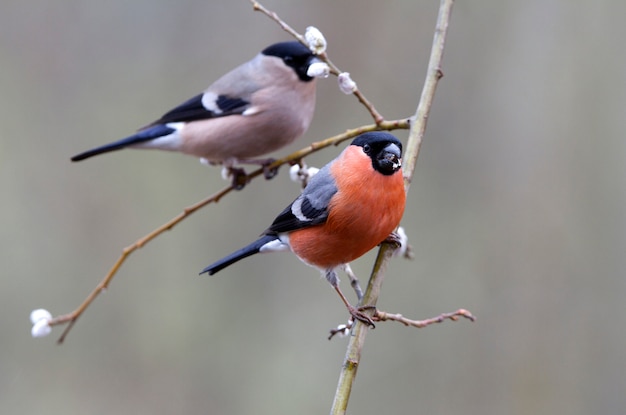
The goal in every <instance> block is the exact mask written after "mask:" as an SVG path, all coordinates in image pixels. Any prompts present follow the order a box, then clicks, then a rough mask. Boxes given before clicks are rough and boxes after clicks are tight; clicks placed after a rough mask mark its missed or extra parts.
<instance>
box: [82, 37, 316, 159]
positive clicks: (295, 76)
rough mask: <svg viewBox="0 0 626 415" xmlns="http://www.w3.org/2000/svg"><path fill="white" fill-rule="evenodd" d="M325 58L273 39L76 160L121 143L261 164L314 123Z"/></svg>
mask: <svg viewBox="0 0 626 415" xmlns="http://www.w3.org/2000/svg"><path fill="white" fill-rule="evenodd" d="M317 62H321V61H320V60H319V59H318V58H316V57H315V56H314V55H313V54H312V53H311V51H310V50H309V49H308V48H307V47H305V46H303V45H302V44H300V43H299V42H295V41H294V42H282V43H276V44H273V45H271V46H268V47H267V48H265V49H264V50H263V51H262V52H261V53H259V54H258V55H256V56H255V57H254V58H253V59H252V60H250V61H248V62H246V63H244V64H242V65H240V66H238V67H237V68H235V69H233V70H232V71H230V72H228V73H227V74H225V75H224V76H222V77H221V78H219V79H218V80H217V81H215V82H214V83H213V84H212V85H211V86H210V87H209V88H207V89H206V90H205V91H204V92H203V93H201V94H199V95H196V96H195V97H193V98H191V99H189V100H188V101H185V102H183V103H182V104H180V105H179V106H177V107H175V108H174V109H172V110H171V111H169V112H167V113H165V115H163V116H162V117H161V118H159V119H158V120H156V121H154V122H152V123H150V124H148V125H147V126H145V127H143V128H141V129H140V130H139V131H138V132H137V133H135V134H133V135H131V136H129V137H126V138H123V139H121V140H119V141H115V142H113V143H110V144H106V145H103V146H101V147H96V148H94V149H92V150H89V151H85V152H83V153H80V154H77V155H75V156H74V157H72V161H81V160H84V159H86V158H89V157H92V156H95V155H98V154H102V153H108V152H110V151H115V150H120V149H123V148H127V147H128V148H148V149H150V148H155V149H159V150H169V151H179V152H181V153H184V154H189V155H192V156H196V157H200V158H202V159H204V160H206V161H208V162H209V163H211V164H224V165H225V166H226V167H232V166H233V165H234V164H237V163H255V164H264V163H267V162H269V160H268V159H265V160H257V159H256V158H257V157H259V156H263V155H265V154H267V153H270V152H272V151H274V150H277V149H279V148H281V147H283V146H285V145H287V144H290V143H291V142H293V141H294V140H295V139H296V138H298V137H299V136H301V135H302V134H304V132H305V131H306V130H307V129H308V128H309V124H310V123H311V119H312V118H313V112H314V109H315V78H313V77H311V76H309V75H307V71H308V69H309V66H311V65H312V64H313V63H317Z"/></svg>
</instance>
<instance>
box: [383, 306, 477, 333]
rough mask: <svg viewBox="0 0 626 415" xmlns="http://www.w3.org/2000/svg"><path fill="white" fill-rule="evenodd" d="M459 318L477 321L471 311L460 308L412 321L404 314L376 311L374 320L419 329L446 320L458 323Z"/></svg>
mask: <svg viewBox="0 0 626 415" xmlns="http://www.w3.org/2000/svg"><path fill="white" fill-rule="evenodd" d="M459 317H464V318H466V319H468V320H470V321H476V317H474V315H473V314H472V313H470V312H469V311H467V310H465V309H463V308H460V309H458V310H456V311H453V312H452V313H443V314H440V315H438V316H437V317H433V318H427V319H425V320H411V319H408V318H406V317H404V316H403V315H402V314H392V313H386V312H384V311H379V310H376V313H374V316H373V317H372V319H373V320H374V321H397V322H398V323H402V324H404V325H405V326H410V327H415V328H418V329H421V328H424V327H427V326H430V325H431V324H437V323H443V322H444V321H446V320H451V321H457V320H458V319H459Z"/></svg>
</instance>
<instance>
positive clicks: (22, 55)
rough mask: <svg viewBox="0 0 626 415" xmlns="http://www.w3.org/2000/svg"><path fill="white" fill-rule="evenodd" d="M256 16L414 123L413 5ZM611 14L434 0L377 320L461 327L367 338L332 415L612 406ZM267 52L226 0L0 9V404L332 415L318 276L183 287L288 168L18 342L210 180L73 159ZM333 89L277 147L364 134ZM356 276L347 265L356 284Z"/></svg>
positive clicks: (274, 203)
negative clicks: (319, 48)
mask: <svg viewBox="0 0 626 415" xmlns="http://www.w3.org/2000/svg"><path fill="white" fill-rule="evenodd" d="M266 5H267V6H268V7H270V8H272V9H275V10H276V11H278V12H279V13H280V14H281V15H282V16H283V17H284V18H285V19H286V20H287V21H288V22H289V23H290V24H292V25H293V26H294V27H295V28H296V29H298V30H300V31H303V30H304V28H305V27H306V26H308V25H315V26H317V27H319V28H320V29H321V30H322V31H323V32H324V33H325V35H326V36H327V38H328V40H329V43H330V46H329V54H330V56H331V57H332V58H333V60H334V61H335V63H337V64H338V65H339V66H340V67H341V68H342V69H344V70H346V71H349V72H351V74H352V76H353V78H354V79H355V80H356V81H357V82H358V84H359V86H360V88H361V89H362V91H363V92H364V93H365V94H366V95H367V96H368V97H369V98H370V99H371V100H372V101H373V102H374V103H375V104H376V105H377V107H378V109H379V110H380V111H381V112H382V113H383V115H385V116H386V117H387V118H389V119H393V118H401V117H405V116H408V115H410V114H412V113H413V111H414V110H415V105H416V103H417V98H418V96H419V93H420V91H421V85H422V82H423V78H424V72H425V67H426V62H427V58H428V53H429V49H430V44H431V40H432V31H433V27H434V22H435V17H436V13H437V6H438V4H437V2H435V1H431V2H414V1H401V0H397V1H390V2H384V3H382V2H375V1H356V0H345V1H342V2H334V1H322V2H317V3H315V2H304V1H299V0H297V1H292V2H288V3H287V2H278V1H269V0H268V1H267V2H266ZM625 13H626V3H624V2H622V1H609V0H605V1H596V2H581V1H569V0H553V1H538V0H530V1H523V2H500V1H489V0H477V1H473V2H464V1H460V2H457V4H456V5H455V9H454V12H453V19H452V25H451V28H450V33H449V41H448V45H447V49H446V52H445V58H444V67H443V70H444V73H445V77H444V78H443V80H442V82H441V84H440V88H439V90H438V93H437V97H436V99H435V105H434V108H433V112H432V115H431V118H430V121H429V126H428V131H427V136H426V139H425V143H424V145H423V147H422V153H421V155H420V159H419V162H418V167H417V171H416V176H415V179H414V182H413V186H412V188H411V193H410V196H409V200H408V205H407V211H406V214H405V219H404V221H403V225H404V226H405V228H406V230H407V232H408V233H409V235H410V238H411V242H412V244H413V247H414V249H415V253H416V257H415V260H414V261H404V260H396V261H394V262H393V263H392V264H391V266H390V268H389V276H388V278H387V280H386V282H385V285H384V288H383V294H382V297H381V300H380V306H381V307H382V308H383V309H385V310H387V311H391V312H401V313H403V314H405V315H407V316H410V317H414V318H425V317H430V316H433V315H436V314H439V313H440V312H444V311H452V310H455V309H456V308H459V307H465V308H468V309H470V310H472V311H473V312H474V313H475V314H476V315H477V316H478V317H479V319H478V321H477V322H476V323H474V324H470V323H467V322H458V323H445V324H443V325H439V326H436V327H430V328H427V329H424V330H416V329H408V328H404V327H402V326H400V325H398V324H394V323H387V324H380V325H379V326H378V328H377V329H376V330H375V331H373V332H372V333H371V334H370V335H369V336H368V339H367V343H366V347H365V350H364V355H363V361H362V366H361V367H360V369H359V373H358V378H357V382H356V384H355V387H354V392H353V396H352V399H351V402H350V406H349V413H353V414H357V413H359V414H380V413H389V414H415V413H436V414H437V413H438V414H468V413H469V414H503V413H505V414H528V413H534V414H590V413H594V414H620V413H624V411H625V405H626V394H624V390H625V389H626V359H625V356H624V350H625V349H626V330H624V324H625V323H626V317H625V316H626V313H624V296H625V295H626V279H625V278H624V272H625V269H626V255H624V253H625V251H624V248H625V247H626V232H625V231H626V214H625V209H626V189H625V186H624V177H625V167H624V165H625V164H624V159H625V156H626V148H625V142H624V137H623V135H624V130H625V128H624V127H625V124H626V116H625V115H626V114H625V104H626V93H625V91H626V90H625V88H624V84H625V80H626V54H625V53H624V45H623V43H624V38H625V36H626V29H625V27H626V26H624V24H623V18H624V16H625ZM286 39H289V38H288V36H287V34H286V33H284V32H282V31H281V30H280V29H279V28H278V27H277V26H276V25H275V24H274V23H273V22H271V21H270V20H269V19H267V18H266V17H264V16H262V15H261V14H258V13H254V12H253V11H252V9H251V6H250V4H249V3H248V2H247V1H237V2H234V1H219V2H218V1H213V2H210V1H178V2H166V1H150V2H148V1H141V0H137V1H133V2H127V1H119V0H113V1H108V2H102V1H92V0H85V1H81V2H76V1H61V0H59V1H56V2H48V1H41V0H33V1H30V2H21V1H11V0H9V1H5V2H4V3H3V4H2V5H1V6H0V91H1V92H0V93H1V98H0V125H1V126H2V128H1V132H0V192H1V194H2V198H1V202H0V217H2V227H1V229H2V231H1V233H0V263H1V264H2V272H1V274H0V281H1V289H0V305H1V308H2V312H1V313H0V332H1V333H2V335H1V337H0V412H1V413H6V414H10V413H21V414H40V413H46V414H64V415H68V414H112V413H115V414H136V413H152V414H172V413H185V414H194V413H210V414H249V413H254V414H278V413H291V414H293V413H297V414H319V413H327V412H328V410H329V408H330V404H331V400H332V396H333V393H334V389H335V386H336V383H337V377H338V373H339V369H340V365H341V362H342V359H343V355H344V350H345V340H334V341H332V342H328V341H327V340H326V333H327V330H328V329H329V328H331V327H332V326H334V325H336V324H338V323H341V322H342V321H344V320H345V318H346V313H345V310H344V309H343V306H342V304H341V303H340V301H339V300H338V298H337V297H336V295H335V293H333V291H332V290H331V289H330V287H329V286H328V284H327V283H326V282H324V281H323V280H321V279H320V277H319V276H318V273H317V272H316V271H315V270H313V269H311V268H308V267H306V266H304V265H302V264H301V263H300V262H299V261H298V260H297V259H295V258H294V257H293V256H290V255H287V254H275V255H267V256H259V257H256V258H253V259H249V260H247V261H244V262H242V263H240V264H238V265H236V266H233V267H232V268H230V269H228V270H227V271H225V272H223V273H221V274H219V275H217V276H215V277H198V276H197V273H198V271H199V270H200V269H202V268H203V267H204V266H205V265H207V264H209V263H210V262H212V261H213V260H215V259H218V258H219V257H221V256H222V255H224V254H226V253H228V252H230V251H231V250H233V249H235V248H238V247H239V246H241V245H243V244H244V243H247V242H248V241H249V240H251V239H252V238H254V237H256V236H257V235H258V234H259V233H260V232H261V231H262V230H263V229H265V227H266V226H267V225H268V224H269V223H270V221H271V220H272V219H273V218H274V216H275V214H277V213H278V212H279V211H280V210H281V209H282V208H283V207H284V206H285V205H286V204H287V203H289V202H290V201H291V200H292V199H293V198H294V197H295V195H296V194H297V192H298V188H297V186H296V185H294V184H292V183H291V182H289V180H288V178H287V175H286V171H285V170H283V171H281V175H280V176H279V177H277V178H276V179H274V180H273V181H271V182H264V181H256V182H254V184H252V185H251V186H249V188H247V189H246V190H245V191H243V192H240V193H236V194H232V195H230V196H228V197H227V198H225V199H224V200H222V201H221V202H220V203H219V204H218V205H215V206H211V207H209V208H205V209H204V210H202V211H201V212H199V213H197V214H195V215H194V216H192V217H190V218H189V219H187V220H186V221H185V222H184V223H183V224H181V225H180V226H178V227H176V228H175V229H174V230H173V231H171V232H168V233H166V234H164V235H163V236H162V237H160V238H159V239H158V240H156V241H154V242H153V243H151V244H149V245H148V246H146V247H145V248H144V249H142V250H141V251H139V252H137V253H135V254H134V255H133V256H131V258H130V259H129V260H128V261H127V263H126V264H125V265H124V267H123V268H122V269H121V271H120V272H119V274H118V276H117V277H116V278H115V280H114V281H113V283H112V285H111V287H110V289H109V291H108V292H107V293H106V295H104V296H102V297H100V298H98V300H97V301H96V302H95V303H94V304H93V306H92V307H91V308H90V309H89V310H88V311H87V313H86V314H85V315H84V316H83V317H82V318H81V320H80V321H79V322H78V324H77V325H76V327H75V328H74V330H73V332H72V333H71V334H70V336H69V337H68V339H67V342H66V344H64V345H63V346H57V345H56V344H55V343H54V342H55V340H56V337H57V336H58V335H59V334H60V333H61V330H60V329H58V328H56V329H55V330H54V332H53V335H52V336H50V337H48V338H45V339H36V340H35V339H32V338H31V337H30V332H29V330H30V327H29V323H28V313H29V312H30V310H31V309H33V308H37V307H45V308H48V309H49V310H51V311H52V312H53V313H54V314H61V313H65V312H69V311H71V310H72V309H73V308H74V307H75V306H77V305H78V304H79V303H80V302H81V301H82V300H83V298H84V297H85V296H86V295H87V293H88V292H89V291H90V290H91V289H92V288H93V287H94V286H95V285H96V283H97V282H98V281H99V280H100V279H101V278H102V276H103V275H104V274H105V273H106V272H107V270H108V269H109V268H110V267H111V266H112V265H113V262H114V261H115V260H116V259H117V256H118V255H119V253H120V252H121V250H122V248H123V247H124V246H127V245H129V244H130V243H132V242H133V241H134V240H136V239H137V238H139V237H140V236H143V235H145V234H146V233H148V232H149V231H150V230H152V229H153V228H155V227H156V226H157V225H160V224H161V223H163V222H165V221H166V220H168V219H169V218H171V217H173V216H174V215H176V214H177V213H179V212H180V211H181V210H182V208H183V207H184V206H187V205H190V204H192V203H193V202H195V201H197V200H200V199H201V198H203V197H205V196H206V195H208V194H211V193H213V192H214V191H216V190H218V189H220V188H221V187H222V186H224V182H223V181H221V179H220V177H219V169H217V168H207V167H205V166H202V165H200V164H199V163H198V162H197V161H196V160H194V159H193V158H190V157H184V156H181V155H177V154H169V153H160V152H146V151H143V152H140V151H124V152H119V153H115V154H109V155H105V156H101V157H98V158H95V159H93V160H88V161H85V162H83V163H80V164H72V163H70V162H69V157H70V156H71V155H73V154H75V153H77V152H80V151H82V150H85V149H88V148H91V147H94V146H96V145H99V144H103V143H106V142H109V141H112V140H114V139H117V138H119V137H122V136H125V135H126V134H128V133H130V132H132V131H134V130H135V129H136V128H137V127H140V126H142V125H144V124H145V123H147V122H149V121H152V120H153V119H154V118H156V117H158V116H160V115H161V114H162V113H163V112H164V111H166V110H168V109H170V108H171V107H172V106H173V105H176V104H178V103H179V102H182V101H183V100H184V99H187V98H189V97H191V96H192V95H194V94H196V93H198V92H199V91H201V90H202V89H203V88H205V87H206V86H208V84H209V83H210V82H211V81H213V80H215V79H216V78H217V77H218V76H219V75H221V74H222V73H224V72H225V71H227V70H229V69H231V68H232V67H234V66H235V65H237V64H239V63H240V62H242V61H244V60H247V59H249V58H251V57H252V56H253V55H254V54H256V53H257V52H258V51H259V50H260V49H262V48H263V47H265V46H267V45H269V44H270V43H273V42H276V41H282V40H286ZM335 82H336V81H335V79H334V78H330V79H328V80H323V81H321V82H320V87H319V95H318V97H319V99H318V107H317V112H316V117H315V119H314V121H313V124H312V126H311V129H310V130H309V132H308V133H307V134H306V136H305V137H303V138H302V139H301V140H299V141H298V142H297V143H295V144H294V145H293V146H291V147H290V148H288V149H285V150H284V151H282V152H280V154H287V152H288V151H290V150H295V149H297V148H300V147H302V146H304V145H306V144H307V143H308V142H310V141H314V140H319V139H322V138H325V137H327V136H330V135H334V134H336V133H339V132H341V131H343V130H345V129H346V128H351V127H355V126H358V125H362V124H367V123H369V122H370V119H369V117H368V114H367V113H366V112H365V110H364V109H363V108H362V107H360V106H359V105H358V104H357V103H356V100H355V99H354V98H352V97H347V96H344V95H343V94H341V93H340V92H339V91H338V90H337V88H336V83H335ZM397 136H398V137H399V138H401V139H402V140H406V132H405V131H398V132H397ZM339 150H340V149H337V148H330V149H327V150H324V151H322V152H320V153H318V154H316V155H315V156H314V157H310V158H309V159H307V161H308V162H309V163H310V164H314V165H318V166H320V165H323V164H324V163H326V162H327V161H328V160H330V159H331V158H333V157H334V156H335V155H336V154H337V152H338V151H339ZM372 259H373V255H372V254H369V255H368V256H366V257H364V258H363V259H361V260H359V261H357V262H356V263H355V264H354V269H355V271H356V272H357V273H358V274H359V275H360V276H361V278H362V279H365V278H366V276H367V274H368V272H369V270H370V268H371V264H372ZM344 279H345V278H344ZM346 287H347V285H346Z"/></svg>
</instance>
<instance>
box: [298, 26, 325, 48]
mask: <svg viewBox="0 0 626 415" xmlns="http://www.w3.org/2000/svg"><path fill="white" fill-rule="evenodd" d="M304 40H306V43H307V45H308V46H309V49H311V52H313V53H314V54H316V55H320V54H322V53H324V52H325V51H326V46H327V45H328V43H327V42H326V38H325V37H324V35H323V34H322V32H320V30H319V29H318V28H317V27H314V26H309V27H307V28H306V30H305V31H304Z"/></svg>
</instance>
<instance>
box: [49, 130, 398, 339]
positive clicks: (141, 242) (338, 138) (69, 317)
mask: <svg viewBox="0 0 626 415" xmlns="http://www.w3.org/2000/svg"><path fill="white" fill-rule="evenodd" d="M407 128H409V120H408V119H403V120H394V121H385V122H383V123H381V124H377V125H376V124H370V125H364V126H361V127H358V128H353V129H350V130H347V131H346V132H344V133H342V134H338V135H335V136H333V137H329V138H327V139H325V140H322V141H318V142H315V143H312V144H310V145H309V146H307V147H305V148H303V149H301V150H298V151H296V152H294V153H292V154H290V155H288V156H286V157H284V158H282V159H279V160H276V161H275V162H274V163H272V164H271V165H269V166H268V167H269V168H270V169H273V168H278V167H280V166H282V165H285V164H291V163H294V162H297V161H298V160H300V159H302V158H303V157H306V156H308V155H309V154H311V153H314V152H316V151H319V150H321V149H323V148H326V147H328V146H331V145H338V144H340V143H341V142H343V141H345V140H348V139H350V138H353V137H356V136H357V135H359V134H362V133H364V132H368V131H376V130H395V129H407ZM263 171H264V169H263V168H259V169H257V170H254V171H253V172H251V173H249V174H248V175H247V176H246V182H250V181H251V180H252V179H254V178H256V177H258V176H261V175H262V174H263ZM232 190H234V188H233V186H228V187H225V188H224V189H222V190H220V191H219V192H217V193H215V194H213V195H211V196H209V197H207V198H206V199H204V200H201V201H200V202H197V203H195V204H193V205H191V206H188V207H186V208H185V209H183V211H182V212H181V213H180V214H178V215H177V216H176V217H174V218H172V219H171V220H169V221H168V222H166V223H164V224H163V225H161V226H159V227H158V228H156V229H155V230H153V231H152V232H150V233H149V234H147V235H146V236H144V237H142V238H140V239H138V240H137V241H136V242H135V243H133V244H132V245H129V246H127V247H126V248H124V249H123V250H122V254H121V255H120V256H119V258H118V259H117V261H116V262H115V264H114V265H113V267H112V268H111V269H110V270H109V272H108V273H107V274H106V276H105V277H104V278H103V279H102V281H100V283H99V284H98V285H97V286H96V288H94V290H93V291H92V292H91V293H90V294H89V295H88V296H87V298H85V300H84V301H83V302H82V303H81V304H80V305H79V306H78V307H77V308H76V309H75V310H74V311H72V312H71V313H68V314H63V315H59V316H57V317H54V318H53V319H52V320H50V322H49V325H50V326H57V325H61V324H67V326H66V327H65V330H64V331H63V333H62V334H61V337H60V338H59V340H58V343H63V341H64V340H65V337H66V336H67V334H68V333H69V332H70V330H71V329H72V327H73V326H74V324H75V323H76V321H77V320H78V318H79V317H80V316H81V315H82V314H83V312H84V311H85V310H86V309H87V307H89V305H90V304H91V303H92V302H93V301H94V300H95V299H96V297H98V295H100V293H101V292H102V291H104V290H105V289H106V288H107V287H108V286H109V284H110V283H111V280H113V277H114V276H115V274H117V272H118V270H119V269H120V267H121V266H122V264H123V263H124V262H125V261H126V259H127V258H128V256H130V254H132V253H133V252H135V251H136V250H138V249H140V248H142V247H144V246H145V245H146V244H147V243H148V242H150V241H152V240H153V239H155V238H156V237H157V236H159V235H161V234H162V233H163V232H165V231H168V230H170V229H172V228H173V227H174V226H176V225H177V224H179V223H180V222H182V221H183V220H184V219H185V218H187V217H188V216H189V215H191V214H192V213H194V212H196V211H197V210H199V209H201V208H203V207H204V206H206V205H208V204H210V203H216V202H218V201H219V200H220V199H221V198H222V197H224V196H225V195H227V194H228V193H230V192H231V191H232Z"/></svg>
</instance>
